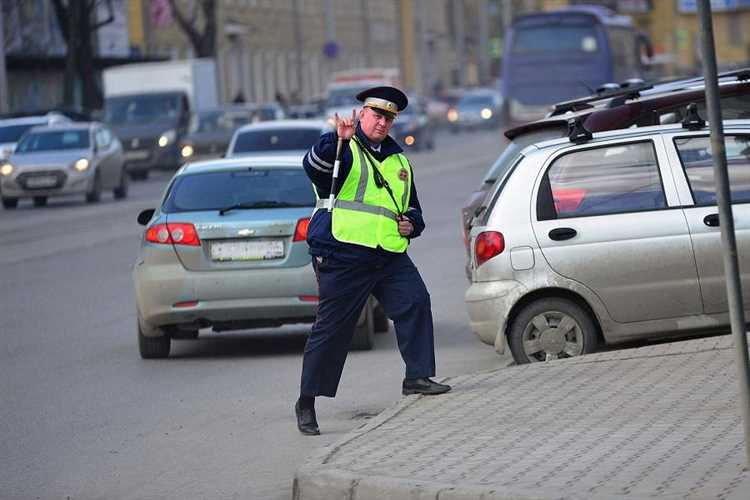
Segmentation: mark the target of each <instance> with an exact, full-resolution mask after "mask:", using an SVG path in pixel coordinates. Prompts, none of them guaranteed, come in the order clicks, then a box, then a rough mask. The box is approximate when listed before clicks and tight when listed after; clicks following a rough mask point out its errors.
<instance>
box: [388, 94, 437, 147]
mask: <svg viewBox="0 0 750 500" xmlns="http://www.w3.org/2000/svg"><path fill="white" fill-rule="evenodd" d="M391 136H392V137H393V138H394V139H395V140H396V142H398V143H399V144H400V145H401V146H402V147H404V148H411V149H414V150H416V151H419V150H423V149H434V148H435V133H434V130H433V126H432V123H431V121H430V118H429V116H428V115H427V111H426V110H425V103H424V100H423V99H420V98H418V97H413V96H412V97H409V105H408V106H407V107H406V109H404V110H403V111H401V112H400V113H399V114H398V117H397V118H396V120H394V122H393V126H392V127H391Z"/></svg>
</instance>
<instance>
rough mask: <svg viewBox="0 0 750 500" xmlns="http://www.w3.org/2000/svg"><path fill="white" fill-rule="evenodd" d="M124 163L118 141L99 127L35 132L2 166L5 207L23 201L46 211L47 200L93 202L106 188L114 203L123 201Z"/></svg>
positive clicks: (1, 190)
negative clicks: (68, 198) (61, 198)
mask: <svg viewBox="0 0 750 500" xmlns="http://www.w3.org/2000/svg"><path fill="white" fill-rule="evenodd" d="M124 163H125V160H124V158H123V154H122V146H121V145H120V141H118V140H117V138H116V137H115V136H114V135H113V134H112V133H111V132H110V130H109V129H108V128H107V127H106V126H105V125H103V124H101V123H96V122H91V123H80V122H71V123H68V124H64V125H52V126H46V127H35V128H33V129H31V130H30V131H29V132H27V133H26V134H25V135H24V136H23V137H22V138H21V139H20V141H19V142H18V145H17V146H16V148H15V150H14V152H13V154H12V155H11V157H10V158H9V160H8V161H6V162H5V163H2V164H1V165H0V193H2V203H3V207H5V208H6V209H13V208H16V206H17V205H18V200H19V199H22V198H31V199H33V200H34V205H35V206H44V205H46V204H47V198H49V197H51V196H68V195H77V194H81V195H84V196H85V198H86V201H87V202H89V203H95V202H98V201H99V199H100V198H101V195H102V191H104V190H110V189H111V190H112V193H113V194H114V197H115V198H116V199H120V198H125V197H126V196H127V194H128V176H127V175H126V173H125V169H124Z"/></svg>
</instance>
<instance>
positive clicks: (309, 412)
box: [294, 401, 320, 436]
mask: <svg viewBox="0 0 750 500" xmlns="http://www.w3.org/2000/svg"><path fill="white" fill-rule="evenodd" d="M294 413H295V414H296V415H297V429H299V431H300V432H301V433H302V434H304V435H306V436H317V435H319V434H320V429H319V428H318V420H317V419H316V418H315V408H302V407H300V405H299V401H297V403H295V405H294Z"/></svg>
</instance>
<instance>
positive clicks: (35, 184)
mask: <svg viewBox="0 0 750 500" xmlns="http://www.w3.org/2000/svg"><path fill="white" fill-rule="evenodd" d="M56 185H57V177H55V176H54V175H40V176H38V177H29V178H28V179H26V187H28V188H46V187H52V186H56Z"/></svg>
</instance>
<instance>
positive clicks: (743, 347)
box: [698, 0, 750, 467]
mask: <svg viewBox="0 0 750 500" xmlns="http://www.w3.org/2000/svg"><path fill="white" fill-rule="evenodd" d="M698 15H699V17H700V23H701V33H702V37H701V38H702V39H701V42H702V43H701V52H702V55H703V77H704V79H705V81H706V109H707V110H708V122H709V124H710V126H711V150H712V152H713V160H714V179H715V181H716V202H717V204H718V208H719V227H720V229H721V243H722V248H723V250H724V251H723V256H724V273H725V274H726V280H727V298H728V300H729V317H730V320H731V325H732V334H733V335H734V343H735V349H736V351H737V352H736V355H737V357H736V362H737V371H738V379H739V384H740V406H741V410H742V418H743V421H744V430H745V461H746V466H747V467H750V362H749V361H748V352H747V336H746V332H747V328H746V327H745V311H744V309H743V302H742V286H741V282H740V271H739V263H738V260H737V242H736V241H735V235H734V218H733V216H732V205H731V204H730V200H731V197H730V191H729V174H728V173H727V156H726V150H725V149H724V126H723V124H722V122H721V107H720V104H719V84H718V75H717V69H716V52H715V47H714V32H713V25H712V23H711V4H710V3H709V0H699V2H698Z"/></svg>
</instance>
